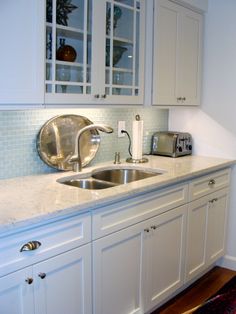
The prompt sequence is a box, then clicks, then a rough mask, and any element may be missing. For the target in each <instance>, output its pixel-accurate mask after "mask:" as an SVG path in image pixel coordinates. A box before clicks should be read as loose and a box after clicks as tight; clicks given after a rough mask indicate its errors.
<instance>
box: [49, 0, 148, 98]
mask: <svg viewBox="0 0 236 314" xmlns="http://www.w3.org/2000/svg"><path fill="white" fill-rule="evenodd" d="M142 2H143V1H138V0H116V1H114V0H99V1H98V0H46V45H45V50H46V51H45V55H46V64H45V76H46V80H45V91H46V94H45V103H46V104H47V103H49V104H50V103H54V104H58V103H59V104H60V103H61V104H86V103H94V104H100V103H107V104H126V103H128V104H139V103H140V104H142V102H143V73H144V46H145V45H144V35H143V33H144V16H145V14H144V4H143V3H142Z"/></svg>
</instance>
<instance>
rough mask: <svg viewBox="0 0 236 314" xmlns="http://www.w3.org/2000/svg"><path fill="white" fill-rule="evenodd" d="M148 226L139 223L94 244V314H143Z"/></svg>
mask: <svg viewBox="0 0 236 314" xmlns="http://www.w3.org/2000/svg"><path fill="white" fill-rule="evenodd" d="M146 225H148V226H149V224H146V223H139V224H136V225H134V226H132V227H129V228H127V229H124V230H122V231H119V232H115V233H113V234H111V235H108V236H106V237H103V238H101V239H98V240H96V241H94V242H93V297H94V312H93V314H110V313H113V314H128V313H130V314H131V313H139V314H141V313H143V304H142V279H143V270H142V264H143V258H144V254H145V253H144V245H145V244H144V243H145V236H146V235H145V236H144V229H145V227H146ZM149 227H150V226H149Z"/></svg>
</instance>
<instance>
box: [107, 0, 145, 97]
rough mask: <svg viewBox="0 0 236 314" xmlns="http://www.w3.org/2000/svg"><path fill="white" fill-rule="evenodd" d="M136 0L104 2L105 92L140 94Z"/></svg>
mask: <svg viewBox="0 0 236 314" xmlns="http://www.w3.org/2000/svg"><path fill="white" fill-rule="evenodd" d="M140 12H141V9H140V1H137V0H116V1H114V0H109V1H106V55H105V65H106V66H105V93H106V95H107V96H108V95H120V96H139V95H140V92H141V91H140V81H139V79H140V70H141V69H140V38H141V36H140Z"/></svg>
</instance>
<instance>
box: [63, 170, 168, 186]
mask: <svg viewBox="0 0 236 314" xmlns="http://www.w3.org/2000/svg"><path fill="white" fill-rule="evenodd" d="M162 173H163V172H157V171H149V170H142V169H131V168H113V169H103V170H96V171H94V172H93V173H92V175H91V176H90V177H87V178H83V179H82V178H78V177H74V178H73V177H70V178H67V180H66V179H65V180H64V181H62V180H58V182H59V183H62V184H66V185H70V186H74V187H77V188H81V189H88V190H101V189H107V188H111V187H114V186H117V185H121V184H126V183H130V182H133V181H138V180H143V179H147V178H150V177H154V176H158V175H161V174H162Z"/></svg>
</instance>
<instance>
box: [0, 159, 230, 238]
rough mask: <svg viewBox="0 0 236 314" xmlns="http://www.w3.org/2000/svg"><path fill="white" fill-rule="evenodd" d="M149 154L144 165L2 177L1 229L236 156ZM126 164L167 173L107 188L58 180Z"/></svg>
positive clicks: (218, 166)
mask: <svg viewBox="0 0 236 314" xmlns="http://www.w3.org/2000/svg"><path fill="white" fill-rule="evenodd" d="M148 158H149V162H148V163H145V164H141V165H131V164H127V163H125V162H123V163H122V164H121V165H113V163H112V162H106V163H103V164H99V165H96V167H87V168H84V169H83V172H82V173H80V174H77V173H75V172H58V173H56V174H44V175H38V176H28V177H19V178H15V179H8V180H0V231H1V232H4V231H10V230H11V229H12V228H13V227H16V226H19V227H20V226H22V227H24V226H26V225H27V224H32V223H37V222H43V221H44V220H45V219H49V218H53V217H57V216H59V215H66V214H72V213H77V212H79V211H81V212H83V211H89V210H91V209H94V208H96V207H97V206H100V205H102V204H105V203H109V202H111V201H115V200H119V199H121V198H123V197H127V196H132V195H135V194H137V193H140V192H145V191H148V190H151V189H154V188H159V187H163V186H166V185H169V184H173V183H177V182H180V181H182V180H185V179H189V178H191V177H195V176H198V175H203V174H205V173H207V172H210V171H215V170H219V169H222V168H225V167H228V166H231V165H233V164H234V163H235V160H226V159H219V158H211V157H200V156H186V157H181V158H169V157H159V156H148ZM124 166H126V167H131V168H132V167H140V168H144V169H152V170H162V171H164V173H163V174H162V175H159V176H154V177H151V178H148V179H144V180H140V181H135V182H132V183H128V184H124V185H119V186H116V187H112V188H108V189H103V190H85V189H79V188H76V187H72V186H68V185H64V184H60V183H58V182H57V180H60V179H63V178H65V177H70V176H78V175H79V176H81V174H82V175H83V176H87V175H89V174H91V172H92V171H93V170H94V169H98V168H104V167H118V168H119V167H124Z"/></svg>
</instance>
